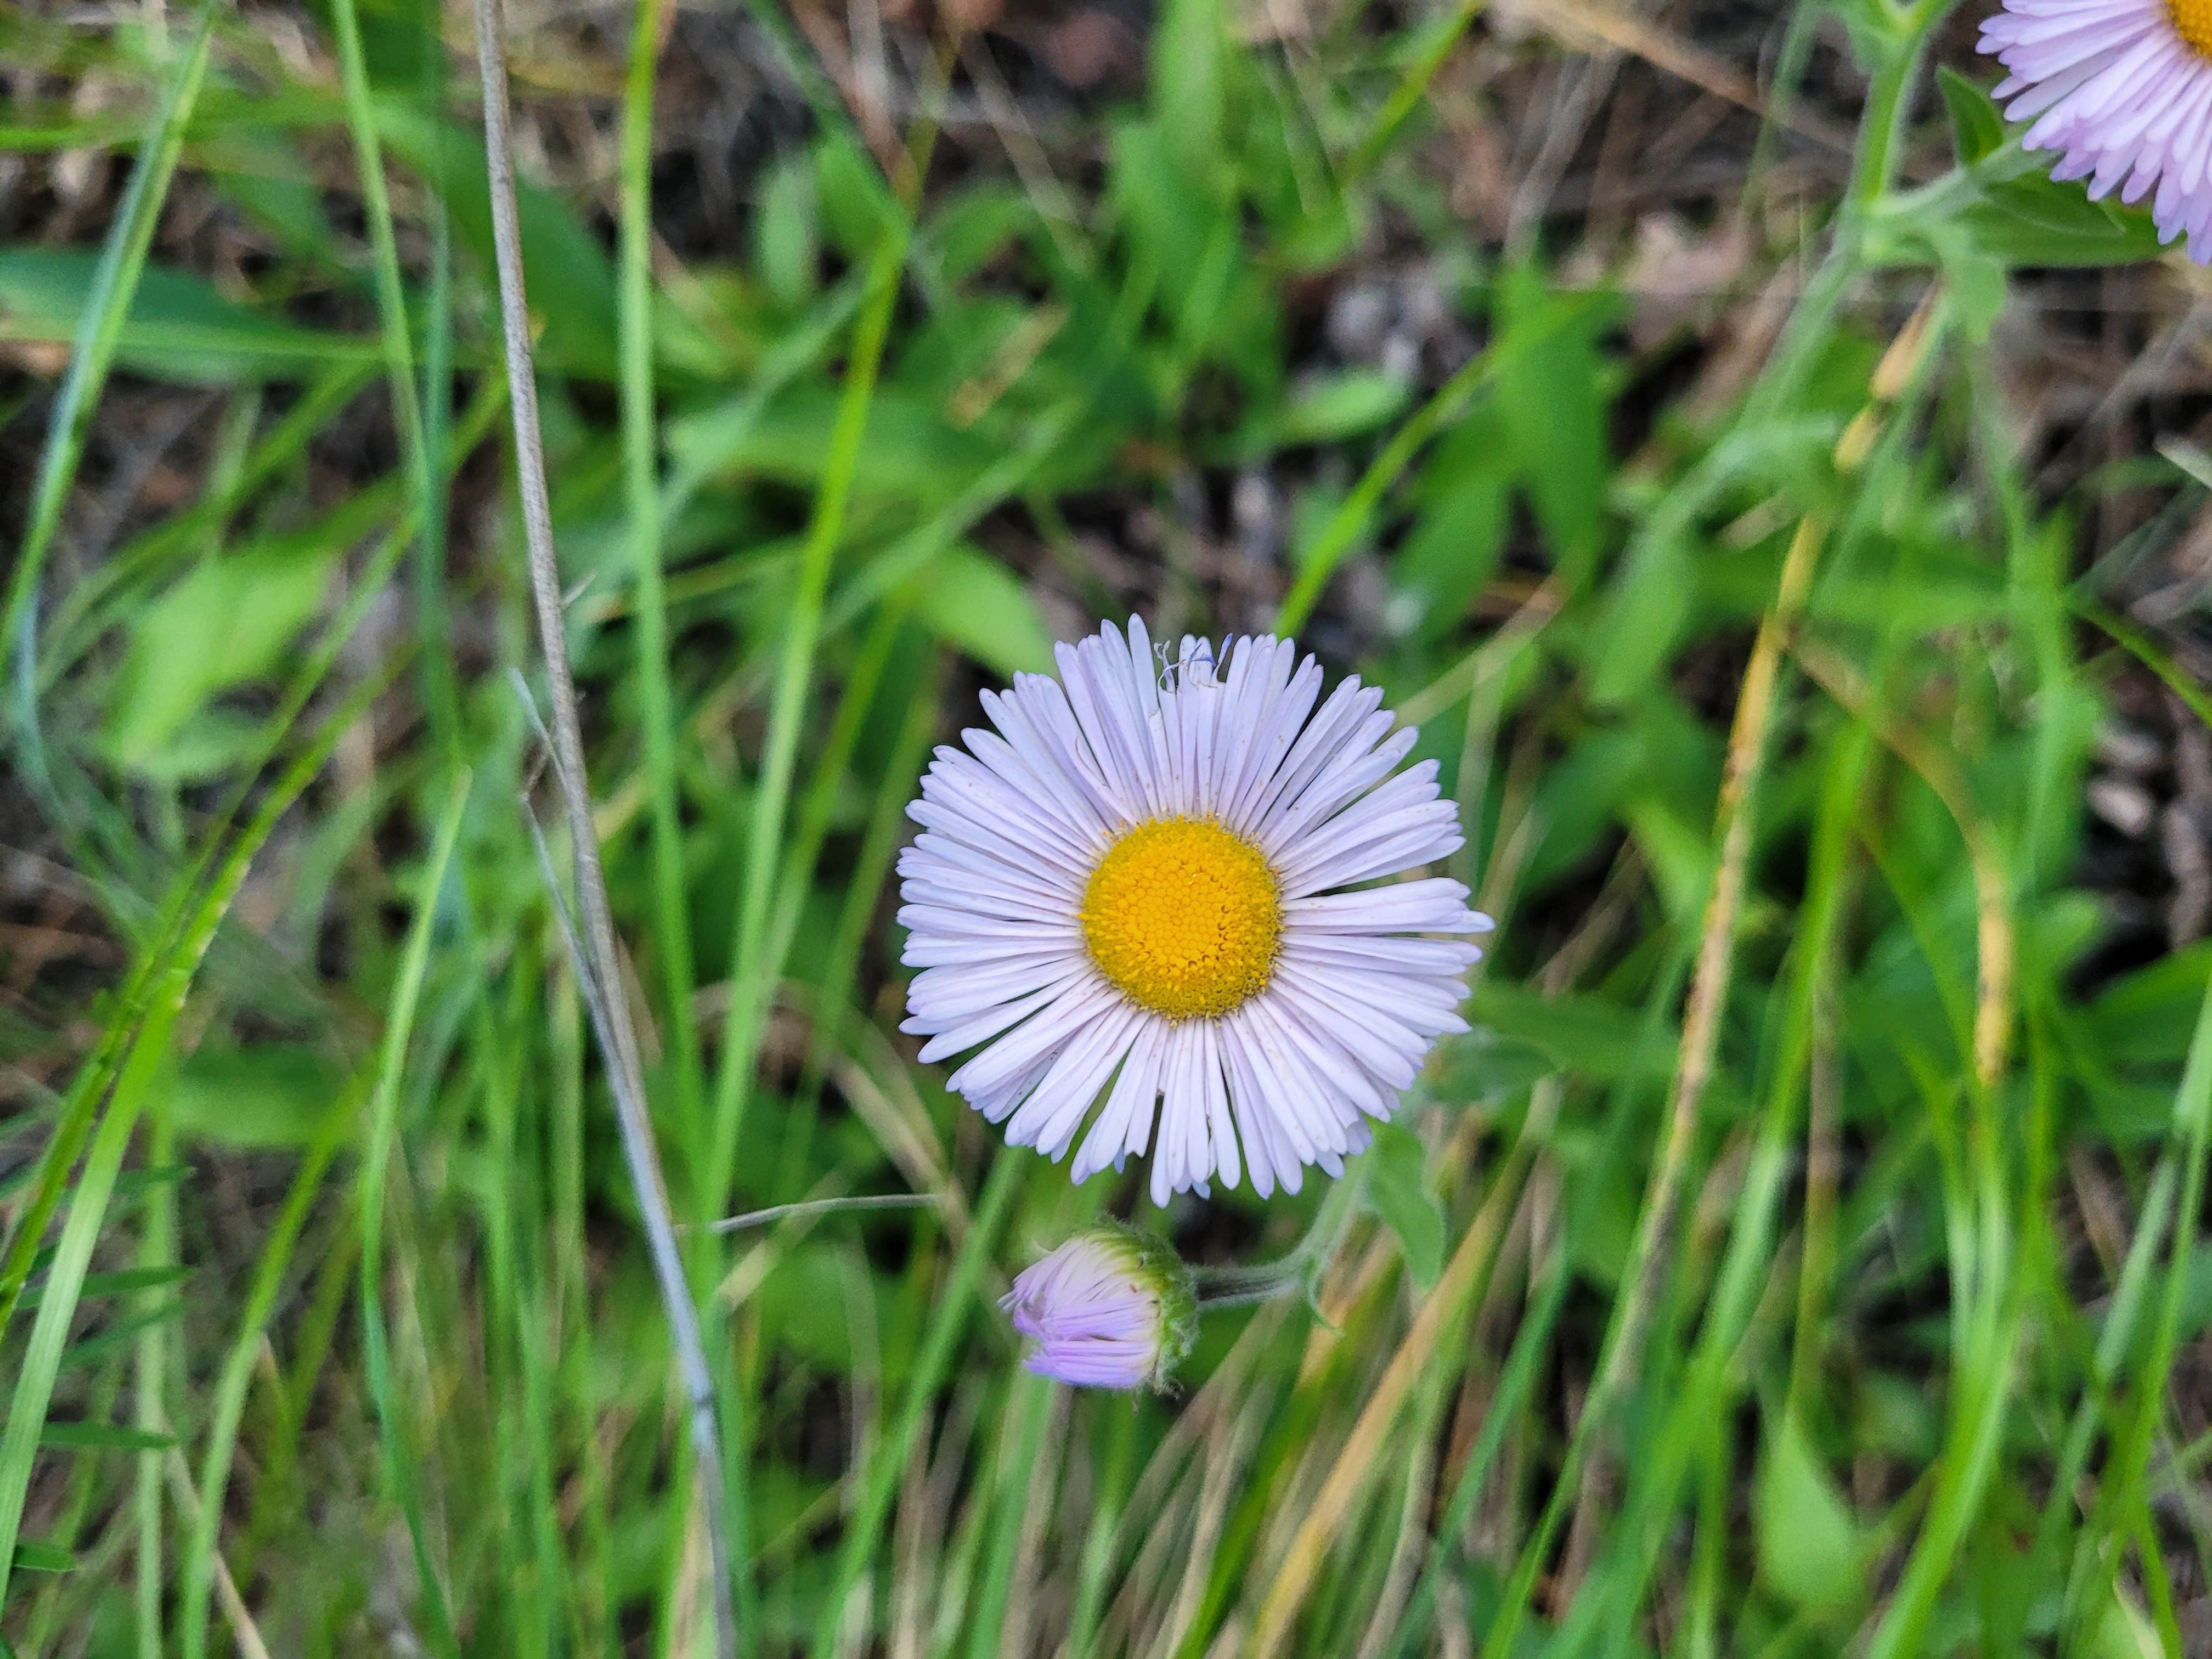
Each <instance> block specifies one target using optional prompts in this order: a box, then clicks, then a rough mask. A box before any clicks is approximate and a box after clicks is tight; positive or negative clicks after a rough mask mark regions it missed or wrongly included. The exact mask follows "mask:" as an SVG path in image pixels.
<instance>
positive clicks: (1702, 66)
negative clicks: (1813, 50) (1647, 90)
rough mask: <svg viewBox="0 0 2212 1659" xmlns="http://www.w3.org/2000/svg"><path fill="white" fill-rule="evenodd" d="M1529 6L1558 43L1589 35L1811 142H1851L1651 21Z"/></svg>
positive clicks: (1586, 9) (1560, 4) (1549, 1)
mask: <svg viewBox="0 0 2212 1659" xmlns="http://www.w3.org/2000/svg"><path fill="white" fill-rule="evenodd" d="M1531 10H1532V12H1533V14H1534V19H1535V21H1539V22H1541V24H1542V25H1543V27H1545V28H1546V29H1547V30H1548V31H1549V32H1550V33H1552V35H1553V37H1554V38H1555V39H1557V40H1559V42H1560V43H1561V44H1562V45H1564V46H1577V47H1581V48H1583V49H1585V50H1587V49H1588V47H1589V45H1590V43H1591V42H1593V41H1595V43H1597V44H1598V45H1599V46H1606V47H1609V48H1611V49H1612V50H1613V51H1615V52H1626V53H1628V54H1629V55H1630V56H1631V57H1634V58H1642V59H1643V60H1644V62H1645V63H1647V64H1650V65H1651V66H1652V67H1653V68H1655V69H1658V70H1664V71H1666V73H1668V74H1669V75H1672V76H1675V77H1676V78H1677V79H1680V80H1683V81H1687V82H1689V83H1690V84H1691V85H1692V86H1693V87H1696V88H1698V89H1699V91H1701V92H1707V93H1710V94H1712V95H1713V96H1714V97H1716V98H1718V99H1720V100H1722V101H1723V102H1724V103H1729V104H1734V105H1735V106H1737V107H1738V108H1740V109H1747V110H1749V111H1750V112H1752V113H1753V115H1756V116H1758V117H1759V118H1761V119H1762V120H1767V121H1771V122H1773V123H1774V125H1777V126H1778V127H1784V128H1786V129H1788V130H1789V131H1791V132H1794V133H1796V134H1797V135H1798V136H1799V137H1805V138H1810V139H1812V140H1813V141H1814V143H1820V144H1826V146H1827V147H1828V148H1829V149H1833V150H1837V151H1838V152H1840V153H1841V154H1843V155H1850V154H1851V153H1852V152H1853V151H1854V150H1855V149H1857V142H1858V141H1857V136H1856V135H1855V134H1854V133H1853V132H1852V131H1851V130H1850V128H1848V127H1843V126H1838V125H1836V124H1835V123H1834V122H1832V121H1828V120H1824V119H1823V118H1820V116H1818V115H1814V114H1809V113H1801V112H1798V111H1796V110H1791V109H1784V110H1782V111H1781V112H1775V111H1774V110H1772V109H1770V108H1769V107H1768V106H1767V100H1766V99H1765V97H1764V96H1763V95H1762V94H1760V92H1759V85H1758V83H1757V82H1754V81H1753V80H1752V79H1751V77H1750V76H1747V75H1746V74H1744V73H1743V72H1742V71H1741V70H1739V69H1737V68H1736V66H1735V64H1731V63H1729V61H1728V59H1726V58H1722V57H1719V56H1717V55H1716V54H1715V53H1712V52H1707V51H1705V49H1704V48H1703V47H1701V46H1692V44H1691V43H1690V42H1689V41H1687V40H1683V39H1682V38H1681V36H1680V35H1678V34H1675V33H1673V32H1672V31H1670V30H1668V29H1664V28H1662V27H1659V26H1658V25H1657V24H1656V23H1650V22H1646V21H1644V19H1643V18H1641V17H1633V16H1631V15H1628V14H1626V13H1625V12H1620V11H1616V10H1614V9H1612V8H1611V7H1609V6H1604V5H1593V4H1590V3H1588V0H1541V3H1538V4H1536V5H1534V6H1533V7H1532V8H1531Z"/></svg>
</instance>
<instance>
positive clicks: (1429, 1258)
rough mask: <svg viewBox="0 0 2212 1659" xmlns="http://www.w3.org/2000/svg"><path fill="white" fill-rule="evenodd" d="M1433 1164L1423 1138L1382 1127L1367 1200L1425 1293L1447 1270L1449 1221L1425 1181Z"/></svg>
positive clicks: (1371, 1158) (1370, 1164)
mask: <svg viewBox="0 0 2212 1659" xmlns="http://www.w3.org/2000/svg"><path fill="white" fill-rule="evenodd" d="M1427 1163H1428V1152H1427V1149H1426V1148H1425V1147H1424V1146H1422V1145H1421V1140H1420V1137H1419V1135H1416V1134H1415V1133H1413V1131H1412V1130H1410V1129H1406V1128H1401V1127H1400V1126H1399V1125H1397V1124H1395V1123H1383V1124H1378V1125H1376V1129H1375V1144H1374V1146H1371V1147H1370V1148H1369V1149H1368V1152H1367V1155H1366V1164H1367V1198H1368V1201H1369V1202H1370V1203H1371V1204H1372V1205H1374V1206H1375V1212H1376V1214H1377V1215H1379V1216H1381V1217H1382V1218H1383V1222H1384V1224H1385V1225H1387V1226H1389V1229H1390V1231H1392V1232H1394V1233H1395V1234H1397V1235H1398V1245H1399V1248H1400V1249H1401V1250H1402V1251H1403V1252H1404V1254H1405V1257H1406V1271H1407V1272H1408V1273H1412V1274H1413V1281H1414V1283H1416V1284H1418V1285H1419V1286H1420V1287H1421V1288H1422V1289H1423V1290H1426V1289H1428V1288H1429V1287H1430V1286H1431V1285H1434V1284H1435V1283H1436V1282H1437V1275H1439V1274H1440V1273H1443V1268H1444V1218H1443V1211H1441V1210H1439V1209H1438V1208H1437V1201H1436V1200H1434V1199H1433V1198H1431V1197H1430V1196H1429V1194H1428V1188H1426V1186H1425V1184H1424V1182H1423V1176H1424V1172H1425V1168H1426V1165H1427Z"/></svg>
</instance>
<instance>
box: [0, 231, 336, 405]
mask: <svg viewBox="0 0 2212 1659" xmlns="http://www.w3.org/2000/svg"><path fill="white" fill-rule="evenodd" d="M99 257H100V256H99V255H98V254H97V253H95V252H91V251H88V250H81V249H76V248H49V247H11V248H5V249H0V339H9V340H40V341H51V342H54V343H62V342H66V341H68V340H70V339H71V338H72V337H74V336H75V334H76V326H77V315H78V312H79V309H80V308H81V307H82V304H83V302H84V296H85V295H87V294H88V293H89V292H90V291H91V289H92V286H93V270H94V266H95V265H96V264H98V263H99ZM376 349H377V348H376V344H375V342H374V341H373V340H369V339H367V338H365V337H355V336H351V335H345V334H330V333H325V332H323V331H319V330H317V329H312V328H301V327H299V326H297V325H295V324H292V323H288V322H283V321H281V320H279V319H276V318H273V317H269V316H265V315H264V314H263V313H260V312H258V311H255V310H254V309H252V307H248V306H242V305H240V304H238V303H237V302H236V301H231V300H227V299H225V298H224V297H223V296H222V295H220V294H218V293H217V292H216V289H215V285H214V284H213V283H210V282H208V281H207V280H206V279H204V277H200V276H192V275H191V274H189V273H187V272H185V271H181V270H169V269H167V268H165V267H162V266H160V265H155V264H148V265H147V267H146V269H145V270H144V272H143V274H142V275H141V276H140V277H139V279H138V288H137V292H136V293H135V294H134V295H132V296H131V309H130V311H129V313H127V314H126V315H125V319H124V322H123V331H122V334H121V335H120V336H119V337H118V339H117V342H116V348H115V354H116V360H117V362H119V363H121V364H123V365H125V367H127V368H134V369H137V370H138V371H139V372H140V373H142V374H148V375H151V376H153V377H155V379H159V380H174V381H181V382H184V383H185V384H187V385H209V386H223V385H229V384H232V383H234V382H236V381H240V380H304V379H306V378H307V377H308V376H309V375H311V374H319V373H320V372H322V371H323V370H324V369H325V368H327V367H328V366H329V365H330V364H331V363H332V362H342V361H355V362H368V361H373V360H374V358H375V356H376Z"/></svg>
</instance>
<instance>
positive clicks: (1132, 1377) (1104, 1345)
mask: <svg viewBox="0 0 2212 1659" xmlns="http://www.w3.org/2000/svg"><path fill="white" fill-rule="evenodd" d="M999 1305H1000V1307H1001V1308H1003V1309H1005V1310H1006V1313H1007V1314H1008V1315H1009V1316H1011V1317H1012V1320H1013V1324H1014V1328H1015V1329H1016V1330H1018V1331H1019V1332H1020V1333H1021V1334H1023V1335H1024V1336H1026V1337H1028V1338H1030V1340H1031V1343H1032V1346H1031V1347H1030V1352H1029V1355H1028V1358H1027V1359H1026V1360H1025V1362H1024V1363H1025V1364H1027V1365H1028V1366H1029V1368H1030V1370H1033V1371H1035V1372H1036V1374H1037V1375H1038V1376H1049V1377H1053V1378H1055V1379H1057V1380H1058V1381H1060V1382H1062V1383H1076V1384H1078V1385H1079V1386H1080V1387H1083V1388H1089V1389H1137V1388H1151V1389H1156V1390H1159V1391H1162V1392H1164V1391H1165V1390H1166V1389H1167V1387H1168V1379H1169V1377H1170V1375H1171V1374H1172V1373H1173V1371H1174V1370H1175V1368H1176V1365H1178V1364H1181V1363H1182V1359H1183V1358H1184V1356H1185V1355H1187V1354H1188V1353H1189V1352H1190V1345H1191V1340H1192V1338H1193V1336H1194V1334H1196V1332H1197V1328H1198V1299H1197V1297H1196V1296H1195V1295H1194V1294H1193V1292H1192V1290H1191V1282H1190V1270H1189V1269H1188V1268H1187V1267H1184V1266H1183V1265H1182V1259H1181V1258H1180V1257H1178V1256H1177V1255H1176V1253H1175V1251H1174V1249H1172V1248H1171V1247H1170V1245H1169V1244H1168V1243H1167V1241H1166V1240H1165V1239H1164V1238H1161V1237H1158V1236H1157V1235H1155V1234H1152V1233H1147V1232H1140V1231H1138V1230H1137V1229H1136V1228H1134V1227H1125V1226H1123V1225H1121V1224H1120V1223H1118V1222H1102V1223H1100V1224H1099V1225H1097V1226H1092V1227H1085V1229H1083V1231H1080V1232H1079V1233H1077V1234H1075V1235H1074V1236H1073V1237H1071V1238H1070V1239H1069V1240H1068V1241H1067V1242H1066V1243H1065V1244H1062V1245H1061V1246H1060V1248H1059V1249H1056V1250H1054V1252H1053V1253H1052V1254H1051V1255H1048V1256H1047V1257H1045V1259H1044V1260H1043V1261H1040V1262H1038V1263H1037V1264H1036V1266H1035V1267H1029V1268H1026V1269H1024V1271H1023V1272H1022V1273H1020V1274H1019V1275H1018V1276H1017V1277H1016V1279H1014V1287H1013V1289H1012V1290H1011V1291H1007V1292H1006V1296H1005V1297H1004V1298H1003V1299H1002V1300H1001V1301H1000V1304H999Z"/></svg>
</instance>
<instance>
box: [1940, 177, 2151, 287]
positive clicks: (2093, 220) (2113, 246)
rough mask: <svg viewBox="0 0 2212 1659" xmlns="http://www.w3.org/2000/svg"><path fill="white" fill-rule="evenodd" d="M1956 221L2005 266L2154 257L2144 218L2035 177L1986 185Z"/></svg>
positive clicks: (2076, 187)
mask: <svg viewBox="0 0 2212 1659" xmlns="http://www.w3.org/2000/svg"><path fill="white" fill-rule="evenodd" d="M1960 222H1961V223H1963V224H1964V225H1965V226H1966V228H1968V229H1969V230H1970V231H1972V234H1973V236H1974V240H1975V241H1976V242H1977V243H1978V245H1979V246H1980V247H1981V248H1982V249H1983V250H1984V252H1987V253H1990V254H1991V255H1993V256H1995V257H1996V258H1999V259H2002V260H2003V261H2004V263H2005V264H2008V265H2118V264H2135V263H2136V262H2137V261H2139V260H2143V259H2154V258H2157V257H2158V254H2159V248H2160V243H2159V240H2158V229H2157V227H2156V226H2154V224H2152V222H2151V218H2150V216H2149V215H2148V214H2147V213H2142V212H2138V211H2136V210H2134V209H2131V208H2124V207H2118V206H2115V205H2113V204H2111V203H2109V202H2093V201H2091V200H2090V199H2089V195H2088V191H2087V189H2086V188H2085V187H2084V186H2083V185H2080V184H2078V183H2075V184H2061V183H2057V182H2056V181H2054V180H2052V179H2047V178H2045V177H2044V176H2043V175H2042V174H2040V173H2033V174H2030V175H2028V176H2027V177H2026V178H2021V179H2007V180H2005V181H2004V182H2003V183H2002V184H1994V185H1989V186H1988V187H1987V188H1986V190H1985V191H1984V194H1983V197H1982V199H1981V200H1980V201H1979V202H1977V203H1976V204H1974V205H1973V206H1972V207H1970V208H1968V209H1967V210H1966V211H1965V212H1964V213H1962V214H1961V215H1960Z"/></svg>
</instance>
